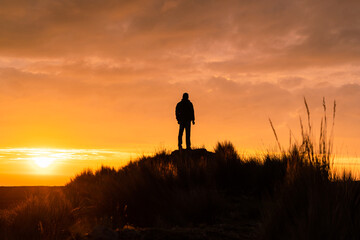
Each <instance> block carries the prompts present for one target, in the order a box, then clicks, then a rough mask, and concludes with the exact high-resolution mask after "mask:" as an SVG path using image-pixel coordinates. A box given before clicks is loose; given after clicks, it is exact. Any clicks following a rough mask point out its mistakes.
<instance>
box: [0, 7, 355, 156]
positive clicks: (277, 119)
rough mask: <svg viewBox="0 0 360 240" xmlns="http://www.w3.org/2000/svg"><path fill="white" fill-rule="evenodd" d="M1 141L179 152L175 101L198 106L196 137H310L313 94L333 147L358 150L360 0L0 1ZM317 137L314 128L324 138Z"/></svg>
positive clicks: (242, 146) (202, 142)
mask: <svg viewBox="0 0 360 240" xmlns="http://www.w3.org/2000/svg"><path fill="white" fill-rule="evenodd" d="M0 6H1V7H0V134H1V137H0V148H38V147H42V148H62V149H67V148H71V149H77V148H79V149H80V148H81V149H90V148H91V149H120V150H124V151H129V152H131V151H137V152H141V151H143V152H149V151H156V150H158V149H162V148H166V149H169V150H173V149H176V147H177V133H178V125H177V122H176V119H175V113H174V111H175V105H176V103H177V102H178V101H180V100H181V97H182V94H183V93H184V92H188V93H189V96H190V100H191V101H192V102H193V104H194V108H195V126H194V127H193V128H192V144H193V146H195V147H202V146H205V147H206V148H208V149H209V150H211V149H212V148H213V147H214V146H215V144H216V143H217V142H218V141H225V140H228V141H231V142H233V143H234V144H235V146H236V148H237V149H238V151H239V152H247V151H254V150H255V151H256V150H266V149H272V148H274V147H275V146H276V142H275V138H274V135H273V132H272V129H271V127H270V124H269V121H268V119H269V118H271V120H272V122H273V124H274V127H275V128H276V130H277V133H278V137H279V140H280V142H282V143H284V144H286V143H287V142H288V141H289V131H290V130H291V131H292V132H293V137H294V138H295V139H298V140H299V139H300V134H299V117H300V116H301V117H302V118H304V119H306V110H305V107H304V103H303V98H304V97H305V98H306V99H307V102H308V104H309V108H310V111H311V117H312V122H313V125H314V126H315V127H314V129H319V126H320V114H321V112H322V99H323V97H325V99H326V101H327V106H328V109H327V110H328V117H329V119H331V114H332V113H331V108H332V104H333V101H334V100H336V103H337V106H336V120H335V121H336V122H335V131H334V141H335V142H334V143H335V148H336V151H338V152H339V153H340V154H343V155H349V156H357V154H359V153H360V152H359V150H358V146H359V144H360V137H359V134H360V124H359V121H360V66H359V62H360V17H359V12H360V2H359V1H355V0H354V1H352V0H348V1H340V0H326V1H325V0H324V1H321V0H320V1H310V0H302V1H288V0H274V1H268V0H259V1H250V0H237V1H235V0H234V1H232V0H224V1H215V0H198V1H196V0H182V1H176V0H168V1H167V0H120V1H119V0H102V1H95V0H60V1H53V0H34V1H28V0H0ZM314 135H318V134H317V132H315V133H314Z"/></svg>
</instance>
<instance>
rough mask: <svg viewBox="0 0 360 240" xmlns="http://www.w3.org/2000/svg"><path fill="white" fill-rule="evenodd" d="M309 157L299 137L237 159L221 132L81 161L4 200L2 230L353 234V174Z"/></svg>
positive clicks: (359, 197)
mask: <svg viewBox="0 0 360 240" xmlns="http://www.w3.org/2000/svg"><path fill="white" fill-rule="evenodd" d="M304 149H305V150H304ZM314 159H315V158H314ZM314 159H309V155H308V154H307V152H306V148H302V147H301V146H299V147H293V148H292V149H289V150H288V151H287V152H283V153H282V154H281V155H277V156H275V155H270V154H266V155H264V156H262V155H261V156H257V157H254V158H250V159H249V158H247V159H244V158H240V156H239V155H238V154H237V152H236V150H235V149H234V147H233V145H232V144H231V143H228V142H225V143H219V144H218V145H217V146H216V148H215V151H214V152H209V151H207V150H206V149H194V150H190V151H186V150H183V151H181V152H179V151H174V152H172V153H170V152H166V151H162V152H159V153H157V154H155V155H154V156H150V157H146V156H144V157H142V158H140V159H138V160H137V161H134V162H131V163H129V164H128V165H127V166H125V167H123V168H121V169H114V168H109V167H102V168H101V169H99V170H97V171H95V172H93V171H90V170H84V171H83V172H82V173H80V174H79V175H77V176H76V177H75V178H73V179H71V181H70V182H69V183H68V184H66V186H64V188H63V189H62V190H61V191H51V192H49V193H48V194H43V195H33V196H30V197H29V198H28V199H27V200H26V201H24V202H22V203H20V204H18V205H17V206H15V207H13V208H9V209H6V210H2V211H1V213H0V238H1V239H269V238H276V239H300V238H301V239H305V238H306V239H318V238H346V239H347V238H351V239H353V238H355V239H357V238H358V237H360V230H359V229H360V216H359V215H358V214H357V213H359V210H360V185H359V183H358V182H355V181H353V180H351V178H346V177H343V178H342V179H338V178H334V177H331V176H330V175H329V169H328V168H327V167H326V166H327V165H326V164H327V163H326V162H323V163H321V162H320V163H317V162H318V161H315V160H314ZM313 160H314V161H313Z"/></svg>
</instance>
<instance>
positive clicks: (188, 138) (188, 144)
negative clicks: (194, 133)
mask: <svg viewBox="0 0 360 240" xmlns="http://www.w3.org/2000/svg"><path fill="white" fill-rule="evenodd" d="M190 130H191V123H190V122H188V123H186V126H185V131H186V148H187V149H191V142H190Z"/></svg>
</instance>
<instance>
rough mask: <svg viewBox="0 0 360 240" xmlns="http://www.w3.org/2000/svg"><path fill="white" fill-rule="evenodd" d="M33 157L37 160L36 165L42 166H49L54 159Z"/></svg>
mask: <svg viewBox="0 0 360 240" xmlns="http://www.w3.org/2000/svg"><path fill="white" fill-rule="evenodd" d="M32 159H33V160H34V161H35V163H36V165H38V166H39V167H41V168H47V167H48V166H50V164H51V163H52V162H53V161H54V159H53V158H51V157H33V158H32Z"/></svg>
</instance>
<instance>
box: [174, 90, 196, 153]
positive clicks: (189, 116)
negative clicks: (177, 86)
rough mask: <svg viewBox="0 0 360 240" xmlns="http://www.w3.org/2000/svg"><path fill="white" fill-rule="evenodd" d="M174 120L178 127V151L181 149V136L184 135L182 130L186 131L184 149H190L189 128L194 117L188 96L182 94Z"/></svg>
mask: <svg viewBox="0 0 360 240" xmlns="http://www.w3.org/2000/svg"><path fill="white" fill-rule="evenodd" d="M175 114H176V120H177V121H178V124H179V125H180V126H179V137H178V145H179V150H181V149H182V136H183V133H184V129H185V131H186V149H191V143H190V126H191V122H192V123H193V124H195V116H194V107H193V105H192V103H191V102H190V101H189V94H187V93H184V94H183V97H182V100H181V101H180V102H179V103H178V104H177V105H176V110H175Z"/></svg>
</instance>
